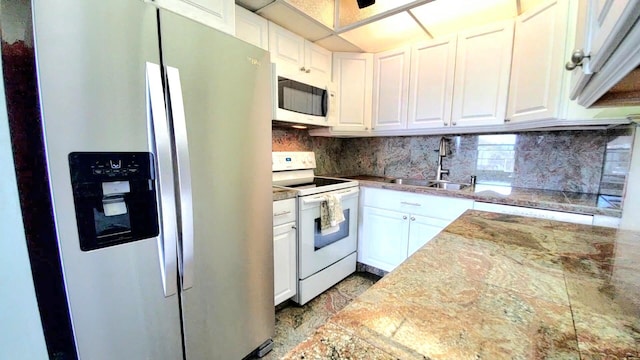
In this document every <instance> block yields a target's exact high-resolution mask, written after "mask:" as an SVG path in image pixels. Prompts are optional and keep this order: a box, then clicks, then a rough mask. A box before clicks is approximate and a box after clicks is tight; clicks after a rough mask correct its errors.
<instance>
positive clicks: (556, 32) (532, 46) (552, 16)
mask: <svg viewBox="0 0 640 360" xmlns="http://www.w3.org/2000/svg"><path fill="white" fill-rule="evenodd" d="M568 5H569V3H568V1H565V0H548V1H545V2H544V3H542V4H540V5H539V6H537V7H536V8H533V9H530V10H528V11H527V12H525V13H523V14H522V15H520V16H519V17H518V18H517V19H516V25H515V36H514V40H513V61H512V67H511V81H510V85H509V101H508V106H507V119H509V120H510V121H512V122H518V121H531V120H545V119H554V118H557V117H558V111H559V108H560V104H561V101H562V100H561V91H562V76H563V75H564V71H565V70H564V66H563V63H564V50H565V39H566V33H567V16H568Z"/></svg>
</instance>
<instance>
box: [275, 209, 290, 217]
mask: <svg viewBox="0 0 640 360" xmlns="http://www.w3.org/2000/svg"><path fill="white" fill-rule="evenodd" d="M287 214H291V211H289V210H287V211H281V212H279V213H275V214H273V216H282V215H287Z"/></svg>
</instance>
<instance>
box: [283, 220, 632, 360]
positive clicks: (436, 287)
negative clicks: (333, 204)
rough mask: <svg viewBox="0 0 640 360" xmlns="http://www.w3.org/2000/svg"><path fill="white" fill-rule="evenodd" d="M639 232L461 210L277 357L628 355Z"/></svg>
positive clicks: (556, 356) (380, 357)
mask: <svg viewBox="0 0 640 360" xmlns="http://www.w3.org/2000/svg"><path fill="white" fill-rule="evenodd" d="M639 351H640V233H638V232H625V231H621V230H615V229H610V228H603V227H592V226H588V225H578V224H570V223H564V222H555V221H551V220H544V219H534V218H528V217H520V216H514V215H504V214H496V213H490V212H481V211H475V210H469V211H467V212H466V213H464V214H463V215H462V216H461V217H459V218H458V219H457V220H456V221H454V222H453V223H451V224H450V225H449V226H448V227H447V228H446V229H444V230H443V232H441V233H440V234H439V235H438V236H436V238H435V239H434V240H432V241H430V242H429V243H427V244H426V245H425V246H423V247H422V248H421V249H420V250H419V251H417V252H416V253H415V254H414V255H412V256H411V257H410V258H409V259H407V261H405V262H404V263H402V264H401V265H400V266H399V267H398V268H396V269H395V270H394V271H393V272H391V273H390V274H389V275H387V276H385V277H384V278H382V279H381V280H380V281H378V282H377V283H376V284H375V285H373V286H372V287H371V288H369V289H368V290H367V291H366V292H365V293H363V294H362V295H361V296H360V297H358V298H357V299H356V300H354V301H353V302H352V303H351V304H349V305H348V306H347V307H345V308H344V309H343V310H341V311H340V312H338V313H337V314H336V315H334V316H333V317H331V318H330V319H329V320H328V321H327V323H326V324H325V325H323V326H322V327H320V328H319V329H318V330H317V332H316V333H315V334H314V335H312V336H311V337H310V338H309V339H307V340H306V341H304V342H303V343H301V344H300V345H298V346H297V347H296V348H294V349H293V350H292V351H291V352H290V353H289V354H287V355H286V356H285V359H329V358H331V359H506V358H508V359H638V357H639Z"/></svg>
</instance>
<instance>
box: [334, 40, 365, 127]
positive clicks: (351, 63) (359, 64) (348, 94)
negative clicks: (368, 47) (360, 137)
mask: <svg viewBox="0 0 640 360" xmlns="http://www.w3.org/2000/svg"><path fill="white" fill-rule="evenodd" d="M333 82H334V84H335V86H336V88H337V94H338V99H337V102H336V106H337V108H338V111H337V116H336V123H334V124H332V125H333V129H334V130H337V131H359V132H368V131H369V129H370V128H371V96H372V84H373V55H372V54H363V53H340V52H336V53H333Z"/></svg>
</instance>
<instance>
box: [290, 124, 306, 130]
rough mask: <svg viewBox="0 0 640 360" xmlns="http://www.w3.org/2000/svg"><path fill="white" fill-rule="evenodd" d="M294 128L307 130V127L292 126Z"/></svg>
mask: <svg viewBox="0 0 640 360" xmlns="http://www.w3.org/2000/svg"><path fill="white" fill-rule="evenodd" d="M291 127H292V128H294V129H306V128H307V127H306V126H304V125H291Z"/></svg>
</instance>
